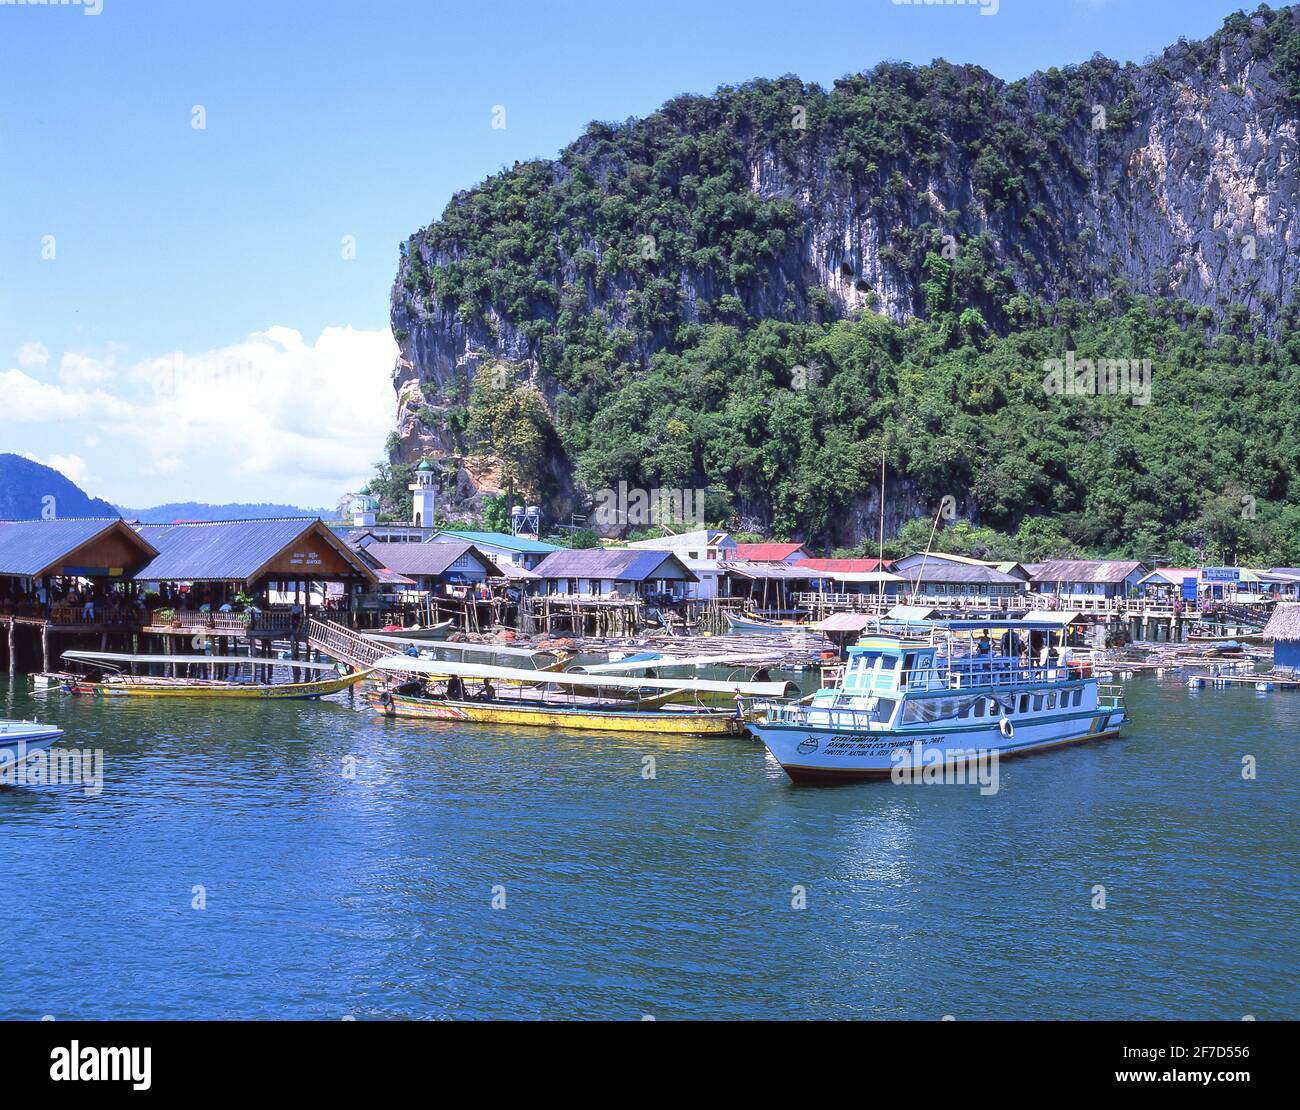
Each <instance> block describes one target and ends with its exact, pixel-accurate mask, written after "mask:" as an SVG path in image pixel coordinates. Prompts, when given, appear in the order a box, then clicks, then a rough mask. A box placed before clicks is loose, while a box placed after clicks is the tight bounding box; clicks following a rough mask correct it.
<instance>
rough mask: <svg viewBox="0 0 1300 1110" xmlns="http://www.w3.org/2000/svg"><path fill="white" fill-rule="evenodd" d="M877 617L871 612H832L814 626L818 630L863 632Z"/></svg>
mask: <svg viewBox="0 0 1300 1110" xmlns="http://www.w3.org/2000/svg"><path fill="white" fill-rule="evenodd" d="M875 619H876V618H875V617H873V616H871V614H870V613H832V614H831V615H830V616H829V617H827V618H826V619H825V620H822V621H818V622H817V623H816V624H814V625H813V628H814V629H815V630H816V631H818V632H862V631H863V630H865V629H867V628H870V627H871V625H872V623H873V622H874V621H875Z"/></svg>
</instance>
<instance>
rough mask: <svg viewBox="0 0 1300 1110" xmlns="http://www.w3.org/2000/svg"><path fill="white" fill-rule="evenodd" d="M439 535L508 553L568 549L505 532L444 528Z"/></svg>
mask: <svg viewBox="0 0 1300 1110" xmlns="http://www.w3.org/2000/svg"><path fill="white" fill-rule="evenodd" d="M439 535H444V536H455V537H456V538H457V539H462V540H468V541H469V542H470V543H479V544H488V545H490V546H492V547H502V548H505V549H506V550H507V551H523V552H528V553H533V554H537V555H549V554H550V553H551V552H552V551H567V550H568V548H566V547H557V546H556V545H555V544H553V543H543V542H542V541H541V540H530V539H529V538H528V537H527V536H511V535H507V534H506V533H505V532H471V531H468V530H462V529H460V528H443V529H442V530H441V532H439Z"/></svg>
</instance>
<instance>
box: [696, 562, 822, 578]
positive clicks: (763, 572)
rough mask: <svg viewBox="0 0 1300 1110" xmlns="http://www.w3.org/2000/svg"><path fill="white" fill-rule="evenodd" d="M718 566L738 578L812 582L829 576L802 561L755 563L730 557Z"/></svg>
mask: <svg viewBox="0 0 1300 1110" xmlns="http://www.w3.org/2000/svg"><path fill="white" fill-rule="evenodd" d="M719 566H721V568H722V569H723V570H724V571H726V572H727V573H728V574H734V575H735V576H736V577H738V578H754V579H769V578H779V579H782V580H783V581H792V582H793V581H799V582H812V581H816V580H818V579H821V578H829V577H830V575H829V574H824V573H822V572H821V571H816V570H809V569H808V568H807V567H805V566H804V565H803V564H802V563H795V564H793V565H791V564H790V563H756V562H754V561H753V560H749V559H731V560H728V561H727V562H725V563H720V564H719Z"/></svg>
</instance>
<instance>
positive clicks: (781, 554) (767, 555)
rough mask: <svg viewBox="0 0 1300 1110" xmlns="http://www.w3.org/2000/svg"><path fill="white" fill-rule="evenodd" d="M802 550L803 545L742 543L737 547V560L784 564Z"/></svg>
mask: <svg viewBox="0 0 1300 1110" xmlns="http://www.w3.org/2000/svg"><path fill="white" fill-rule="evenodd" d="M802 550H803V544H801V543H740V544H737V545H736V558H737V559H748V560H749V561H750V562H753V563H783V562H785V560H786V559H788V558H790V556H791V555H793V554H794V553H795V552H796V551H802Z"/></svg>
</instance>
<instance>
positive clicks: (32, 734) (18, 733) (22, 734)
mask: <svg viewBox="0 0 1300 1110" xmlns="http://www.w3.org/2000/svg"><path fill="white" fill-rule="evenodd" d="M62 737H63V729H61V728H55V727H54V726H53V725H43V724H40V723H39V722H38V721H7V720H4V719H3V718H0V770H12V769H13V768H14V767H16V766H18V764H20V763H24V762H26V761H27V759H28V757H29V756H32V755H35V754H36V753H37V752H43V751H44V750H45V749H46V748H48V747H50V746H51V745H53V744H57V743H58V742H59V740H60V739H62Z"/></svg>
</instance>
